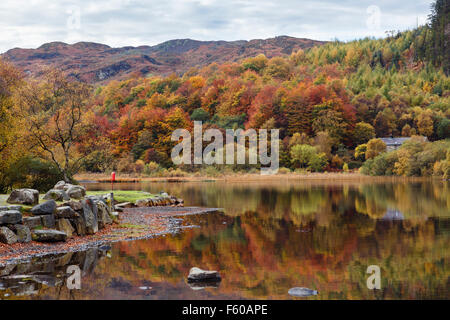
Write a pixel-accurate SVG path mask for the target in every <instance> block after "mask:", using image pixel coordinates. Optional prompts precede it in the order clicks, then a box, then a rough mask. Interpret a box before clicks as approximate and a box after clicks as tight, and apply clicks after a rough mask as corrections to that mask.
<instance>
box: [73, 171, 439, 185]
mask: <svg viewBox="0 0 450 320" xmlns="http://www.w3.org/2000/svg"><path fill="white" fill-rule="evenodd" d="M75 179H76V180H77V181H79V182H80V183H111V178H110V176H109V175H108V174H104V173H80V174H77V175H75ZM430 180H437V181H439V180H440V179H436V178H433V177H400V176H376V177H374V176H366V175H362V174H360V173H308V174H298V173H287V174H280V173H279V174H275V175H265V176H264V175H260V174H259V173H244V174H239V173H236V174H225V175H220V176H216V177H211V176H184V177H143V176H138V175H132V174H121V175H118V176H117V177H116V181H115V183H140V182H216V181H226V182H244V181H245V182H255V181H256V182H257V181H267V182H270V181H355V182H356V181H361V182H362V181H364V182H368V181H373V182H403V181H404V182H420V181H430ZM442 181H444V180H442Z"/></svg>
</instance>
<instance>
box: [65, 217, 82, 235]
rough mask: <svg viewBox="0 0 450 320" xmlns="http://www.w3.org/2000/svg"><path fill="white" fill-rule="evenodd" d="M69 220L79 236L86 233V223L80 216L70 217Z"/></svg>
mask: <svg viewBox="0 0 450 320" xmlns="http://www.w3.org/2000/svg"><path fill="white" fill-rule="evenodd" d="M69 221H70V224H71V225H72V227H73V228H74V229H75V231H76V233H77V234H78V235H79V236H85V235H86V223H85V222H84V219H83V218H82V217H81V216H80V217H79V218H70V219H69Z"/></svg>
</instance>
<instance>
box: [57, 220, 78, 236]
mask: <svg viewBox="0 0 450 320" xmlns="http://www.w3.org/2000/svg"><path fill="white" fill-rule="evenodd" d="M56 229H57V230H59V231H62V232H64V233H65V234H66V235H67V238H72V235H73V233H74V232H75V229H74V228H73V227H72V225H71V224H70V221H69V220H67V219H58V220H57V221H56Z"/></svg>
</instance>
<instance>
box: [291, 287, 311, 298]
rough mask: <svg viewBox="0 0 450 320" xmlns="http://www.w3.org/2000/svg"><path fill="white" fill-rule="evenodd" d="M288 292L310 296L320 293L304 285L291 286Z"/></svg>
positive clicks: (293, 294)
mask: <svg viewBox="0 0 450 320" xmlns="http://www.w3.org/2000/svg"><path fill="white" fill-rule="evenodd" d="M288 294H290V295H291V296H294V297H309V296H315V295H317V294H318V292H317V290H311V289H308V288H303V287H295V288H291V289H289V291H288Z"/></svg>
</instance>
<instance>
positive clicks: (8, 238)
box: [0, 227, 17, 244]
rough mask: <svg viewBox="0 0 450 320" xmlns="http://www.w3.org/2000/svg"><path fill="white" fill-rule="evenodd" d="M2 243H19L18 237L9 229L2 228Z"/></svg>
mask: <svg viewBox="0 0 450 320" xmlns="http://www.w3.org/2000/svg"><path fill="white" fill-rule="evenodd" d="M0 242H2V243H6V244H13V243H16V242H17V236H16V235H15V233H14V232H12V231H11V230H10V229H8V228H7V227H0Z"/></svg>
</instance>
